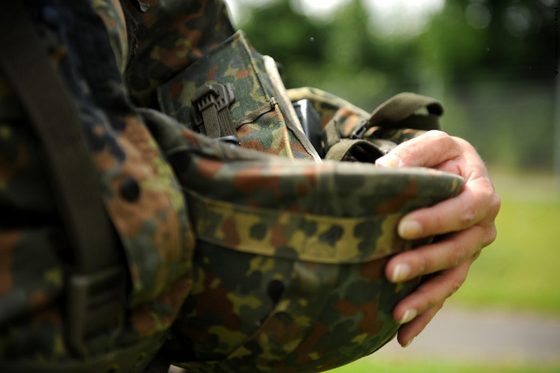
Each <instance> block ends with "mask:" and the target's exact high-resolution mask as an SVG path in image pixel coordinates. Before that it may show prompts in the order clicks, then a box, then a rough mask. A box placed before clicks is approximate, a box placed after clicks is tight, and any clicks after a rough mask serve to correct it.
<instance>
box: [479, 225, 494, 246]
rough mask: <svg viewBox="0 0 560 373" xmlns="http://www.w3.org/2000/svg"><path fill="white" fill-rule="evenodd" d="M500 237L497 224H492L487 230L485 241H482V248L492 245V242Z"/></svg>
mask: <svg viewBox="0 0 560 373" xmlns="http://www.w3.org/2000/svg"><path fill="white" fill-rule="evenodd" d="M497 235H498V231H497V229H496V224H494V223H492V224H491V225H490V226H488V227H487V228H486V234H485V236H484V240H483V241H482V245H483V246H482V247H486V246H488V245H490V244H491V243H492V242H494V241H495V240H496V237H497Z"/></svg>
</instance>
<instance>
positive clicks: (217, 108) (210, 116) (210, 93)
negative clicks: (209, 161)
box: [191, 83, 235, 138]
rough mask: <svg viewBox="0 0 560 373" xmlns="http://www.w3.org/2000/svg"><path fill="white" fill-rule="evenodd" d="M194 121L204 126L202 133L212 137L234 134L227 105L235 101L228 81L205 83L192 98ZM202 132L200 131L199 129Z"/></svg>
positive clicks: (198, 125) (197, 124)
mask: <svg viewBox="0 0 560 373" xmlns="http://www.w3.org/2000/svg"><path fill="white" fill-rule="evenodd" d="M191 101H192V104H193V107H194V115H193V117H194V118H193V119H194V123H195V125H196V126H197V127H201V126H203V127H204V133H205V134H206V135H207V136H209V137H212V138H218V137H225V136H235V128H234V125H233V120H232V118H231V113H230V112H229V106H230V105H231V103H233V102H234V101H235V95H234V94H233V86H232V85H231V84H230V83H227V84H219V83H213V84H209V83H205V84H203V85H202V86H201V87H199V88H198V89H197V90H196V92H195V94H194V97H193V98H192V100H191ZM201 132H202V131H201Z"/></svg>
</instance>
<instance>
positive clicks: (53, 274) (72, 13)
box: [0, 1, 194, 370]
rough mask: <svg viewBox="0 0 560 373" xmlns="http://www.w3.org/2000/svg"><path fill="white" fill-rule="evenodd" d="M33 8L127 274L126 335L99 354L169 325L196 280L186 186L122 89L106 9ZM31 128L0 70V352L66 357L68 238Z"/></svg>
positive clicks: (95, 349) (96, 348) (2, 355)
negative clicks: (73, 113) (68, 98)
mask: <svg viewBox="0 0 560 373" xmlns="http://www.w3.org/2000/svg"><path fill="white" fill-rule="evenodd" d="M188 3H190V2H188ZM26 5H27V6H28V11H29V14H32V15H34V17H33V18H32V21H33V23H34V26H35V27H36V29H37V34H38V35H40V37H41V43H42V44H43V46H44V48H45V50H46V51H47V52H48V55H49V57H50V60H51V61H52V63H53V65H54V66H56V71H57V73H58V75H59V77H60V79H61V80H62V81H63V83H64V85H65V87H66V88H67V90H68V92H69V93H70V95H71V96H72V98H73V101H74V103H75V106H76V107H77V109H78V112H79V118H80V122H81V128H80V129H81V130H82V131H83V133H84V135H85V137H86V140H87V145H88V148H89V150H90V152H91V159H92V164H93V167H94V168H95V170H96V172H97V173H98V175H99V182H100V184H101V186H102V191H103V196H102V198H103V200H104V202H105V207H106V210H107V212H108V214H109V216H110V218H111V220H112V222H113V223H114V228H115V231H116V232H117V234H118V236H119V237H120V242H121V244H122V249H123V250H122V251H123V253H122V254H123V257H124V258H125V259H124V260H123V261H124V263H123V265H125V266H126V269H127V272H128V274H129V279H130V281H129V282H130V289H129V290H130V291H129V296H128V298H127V304H125V305H123V306H124V307H126V309H127V311H128V313H127V315H128V318H127V320H126V325H125V330H124V333H123V334H122V335H121V336H120V337H119V338H118V339H116V338H111V345H110V346H107V345H106V344H99V343H97V342H95V343H92V344H91V345H90V346H89V347H90V348H91V350H90V351H88V352H89V353H90V354H91V357H95V356H99V355H100V354H103V353H107V352H114V351H116V350H118V349H119V348H120V347H122V346H129V345H132V344H134V343H135V342H137V341H139V340H141V339H142V338H145V337H147V336H151V335H155V334H157V333H159V332H160V331H162V330H165V329H166V328H167V327H168V326H169V325H170V324H171V323H172V322H173V320H174V319H175V317H176V314H177V312H178V310H179V308H180V306H181V304H182V302H183V300H184V298H185V296H186V295H187V294H188V291H189V289H190V285H191V280H190V275H191V273H190V266H191V259H192V255H193V250H194V237H193V234H192V231H191V227H190V223H189V221H188V218H187V211H186V205H185V202H184V198H183V195H182V192H181V187H180V185H179V184H178V182H177V180H176V178H175V175H174V173H173V171H172V169H171V168H170V166H169V165H168V164H167V162H166V161H165V159H164V158H163V156H162V155H161V153H160V150H159V147H158V145H157V143H156V142H155V140H154V139H153V137H152V135H151V134H150V132H149V131H148V129H147V128H146V125H145V123H144V120H143V119H142V117H141V116H140V115H139V114H138V113H137V112H136V110H135V108H134V107H133V106H132V105H131V104H130V102H129V99H128V97H127V95H126V89H125V86H124V83H123V82H122V79H121V74H120V72H119V66H122V61H123V59H124V58H125V57H124V56H125V55H126V53H125V49H123V48H121V47H122V45H120V44H118V43H115V42H114V41H113V44H112V47H113V49H111V45H109V43H108V39H107V34H106V29H105V24H107V22H108V20H109V18H104V17H103V15H101V18H100V17H98V15H96V14H95V13H94V12H93V11H92V9H91V8H89V7H88V6H85V5H84V4H83V3H82V2H80V3H78V2H58V1H42V2H37V1H35V2H33V1H31V2H29V4H26ZM101 5H103V6H105V8H103V9H104V10H105V11H106V12H110V11H113V10H115V9H116V8H115V7H113V5H115V2H107V3H105V4H101ZM101 5H100V4H97V6H101ZM99 9H100V8H97V10H99ZM35 15H38V16H36V17H35ZM102 21H104V22H105V24H104V23H102ZM115 25H118V23H115ZM115 30H117V31H118V27H117V28H116V29H115ZM120 32H122V29H121V30H120V31H118V32H116V33H115V34H114V35H121V33H120ZM114 40H116V39H114ZM119 45H120V47H119ZM115 47H117V48H116V50H121V51H122V54H121V57H118V53H117V52H115ZM115 57H116V58H115ZM119 61H120V62H119ZM45 94H50V92H45ZM60 125H61V126H65V125H69V123H60ZM31 128H32V126H31V125H30V123H29V122H28V119H27V115H26V113H25V110H24V108H23V106H22V105H21V104H20V103H19V99H18V98H17V96H16V95H15V93H14V92H13V91H12V89H11V87H10V85H9V84H8V80H7V77H6V76H4V75H3V73H2V72H0V209H1V211H2V214H1V216H0V361H5V360H6V359H27V360H28V361H34V360H35V361H39V360H41V361H43V362H44V361H68V359H70V358H71V356H72V354H71V351H70V349H69V347H68V345H67V344H66V343H65V340H66V339H65V333H66V328H67V325H65V323H66V322H67V320H65V318H64V315H65V314H64V309H65V304H64V290H65V273H67V269H68V268H71V266H72V261H73V257H72V247H71V246H70V241H69V239H68V237H67V233H66V232H65V229H64V226H63V224H62V219H61V216H60V213H59V210H58V209H57V205H56V201H57V198H56V196H57V192H56V190H53V188H52V186H51V180H50V177H49V171H48V170H49V167H48V165H46V164H45V161H44V156H43V151H44V150H43V148H42V145H41V139H39V138H38V137H37V135H36V134H35V133H34V131H33V130H32V129H31ZM68 177H69V178H71V177H73V175H68ZM84 193H88V191H87V190H85V191H84ZM92 229H95V227H92ZM0 370H1V368H0Z"/></svg>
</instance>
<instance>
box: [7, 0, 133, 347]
mask: <svg viewBox="0 0 560 373" xmlns="http://www.w3.org/2000/svg"><path fill="white" fill-rule="evenodd" d="M22 3H23V2H22V1H10V2H7V3H6V4H4V5H5V6H4V7H3V9H2V12H0V50H1V51H2V52H1V53H0V68H1V69H2V71H3V73H4V74H5V75H6V77H7V79H8V81H9V82H10V84H11V86H12V88H13V89H14V91H15V93H16V95H17V96H18V97H19V99H20V100H21V102H22V104H23V106H24V108H25V110H26V112H27V115H28V117H29V121H30V123H31V125H32V126H33V128H34V130H35V131H36V133H37V134H38V137H39V138H40V140H41V142H42V146H43V149H44V154H45V158H46V163H47V164H48V167H49V171H50V176H51V180H52V183H53V187H54V190H55V191H56V202H57V205H58V207H59V210H60V212H61V215H62V219H63V223H64V225H65V228H66V232H67V233H68V236H69V239H70V242H71V244H72V245H71V247H72V250H73V252H72V256H73V259H74V263H73V266H72V269H71V270H70V271H69V272H70V273H69V274H68V276H67V279H66V288H67V290H66V296H67V300H66V301H67V306H68V309H67V315H68V317H67V319H68V335H67V341H68V344H69V346H70V348H71V349H72V350H73V351H74V352H76V353H77V354H79V355H86V354H87V351H88V349H87V343H86V341H87V340H90V339H91V338H93V337H95V338H96V341H97V342H100V343H102V344H103V345H105V344H106V346H107V347H109V346H111V344H112V342H113V339H114V338H115V337H116V336H117V335H118V334H119V333H120V330H121V329H122V324H123V317H124V311H125V307H126V293H125V290H126V287H125V285H126V276H125V271H124V267H123V265H122V263H121V257H120V256H121V253H120V251H121V248H120V245H119V242H118V241H117V239H116V235H115V233H114V231H113V228H112V225H111V223H110V221H109V219H108V216H107V213H106V211H105V209H104V205H103V201H102V199H101V188H100V181H99V175H98V174H97V173H96V172H95V169H94V167H93V164H92V161H91V157H90V153H89V151H88V149H87V146H86V140H85V137H84V134H83V133H82V131H81V128H82V124H81V121H80V118H79V114H78V111H77V108H76V107H75V103H74V102H73V100H72V98H71V97H70V96H69V94H68V92H67V89H66V87H65V85H64V83H63V81H62V80H61V79H60V77H59V75H58V74H57V72H56V69H55V67H54V65H53V62H52V61H51V60H50V59H49V58H48V56H47V54H46V53H45V50H44V47H43V45H42V44H41V41H40V40H39V38H38V36H37V35H36V33H35V29H34V25H33V23H32V22H31V21H30V20H29V19H28V15H27V13H26V11H25V9H24V8H23V5H22ZM105 336H107V338H106V337H105ZM98 337H99V338H101V339H98ZM97 342H96V343H97Z"/></svg>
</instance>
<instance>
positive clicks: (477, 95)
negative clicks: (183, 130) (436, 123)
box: [229, 0, 560, 372]
mask: <svg viewBox="0 0 560 373" xmlns="http://www.w3.org/2000/svg"><path fill="white" fill-rule="evenodd" d="M229 5H230V6H231V8H232V11H233V15H234V20H235V23H236V24H237V26H238V27H240V28H242V29H243V30H245V32H246V33H247V34H248V37H249V39H250V40H251V41H252V43H253V44H254V45H255V47H256V48H257V49H258V50H259V51H260V52H261V53H264V54H269V55H271V56H273V57H274V58H275V59H276V60H277V61H278V62H279V63H280V64H281V66H282V75H283V77H284V80H285V83H286V86H287V87H299V86H315V87H319V88H322V89H324V90H327V91H330V92H332V93H335V94H337V95H339V96H341V97H343V98H346V99H348V100H350V101H352V102H354V103H356V104H357V105H359V106H361V107H363V108H364V109H366V110H368V111H369V110H371V109H373V108H374V107H375V106H377V105H378V104H379V103H381V102H383V101H384V100H386V99H387V98H389V97H390V96H392V95H393V94H395V93H398V92H401V91H414V92H417V93H421V94H425V95H429V96H434V97H437V98H438V99H440V100H441V101H442V102H443V103H444V106H445V108H446V113H445V116H444V120H443V126H444V129H445V130H446V131H448V132H450V133H452V134H455V135H458V136H461V137H464V138H466V139H467V140H468V141H470V142H471V143H472V144H473V145H475V147H476V148H477V149H478V151H479V153H480V154H481V156H482V157H483V159H484V160H485V161H486V163H487V165H488V167H489V169H490V172H491V174H492V177H493V180H494V182H495V185H496V188H497V190H498V192H499V194H500V195H501V197H502V211H501V213H500V215H499V217H498V219H497V225H498V239H497V240H496V241H495V243H493V244H492V245H491V246H490V247H488V248H486V249H485V250H484V251H483V254H482V255H481V257H480V258H479V260H478V261H477V262H476V263H475V264H474V265H473V267H472V269H471V272H470V275H469V279H468V281H467V283H466V284H465V285H464V286H463V287H462V288H461V289H460V291H459V292H458V293H457V294H456V295H455V296H454V297H453V298H452V299H451V300H450V302H452V303H453V305H456V306H458V307H463V308H468V309H472V310H473V312H476V310H477V309H488V308H492V309H495V308H498V309H505V310H515V311H523V312H527V311H528V312H535V313H537V314H542V315H546V316H547V317H550V316H552V317H560V286H559V285H558V284H559V282H560V281H559V279H558V273H559V272H560V271H559V268H560V108H559V106H560V105H559V103H560V83H559V82H558V79H557V75H558V66H559V57H560V56H559V54H560V53H559V21H558V16H559V15H558V13H559V11H558V3H557V1H555V0H517V1H516V0H447V1H445V0H422V1H420V0H416V1H414V0H409V1H406V0H401V1H397V0H347V1H344V0H340V1H337V0H322V1H319V0H315V1H312V0H311V1H304V0H299V1H293V0H292V1H289V0H276V1H274V0H269V1H265V0H260V1H259V0H230V1H229ZM559 354H560V346H559ZM384 364H385V365H384ZM399 364H400V365H395V363H394V362H387V363H384V362H383V361H370V360H368V361H366V360H365V359H364V360H362V361H359V362H357V363H355V364H351V365H349V366H347V367H345V368H343V369H341V370H340V371H341V372H342V371H344V372H366V371H367V372H369V371H373V370H374V369H375V371H387V372H401V371H402V372H405V371H406V372H410V371H412V372H435V371H442V372H447V371H453V372H471V371H502V372H535V371H560V367H549V368H550V369H549V368H546V369H544V368H543V369H544V370H539V369H537V368H536V367H535V366H532V367H519V366H507V367H506V366H501V367H493V368H492V369H491V370H487V368H486V369H483V368H480V367H477V364H476V362H472V364H468V365H465V363H458V364H455V363H453V362H451V363H448V362H446V363H443V362H441V363H438V362H433V361H432V362H430V363H418V362H413V363H407V362H402V363H399Z"/></svg>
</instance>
